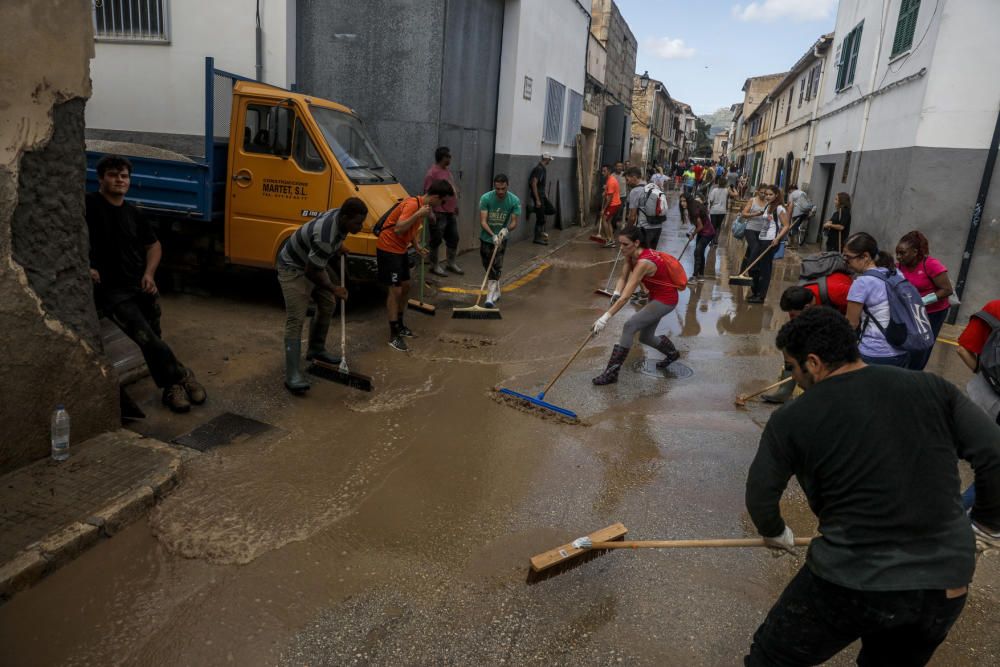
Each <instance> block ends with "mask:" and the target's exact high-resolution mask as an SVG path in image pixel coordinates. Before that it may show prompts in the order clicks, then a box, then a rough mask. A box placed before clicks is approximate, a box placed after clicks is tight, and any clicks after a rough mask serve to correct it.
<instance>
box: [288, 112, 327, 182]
mask: <svg viewBox="0 0 1000 667" xmlns="http://www.w3.org/2000/svg"><path fill="white" fill-rule="evenodd" d="M292 159H293V160H295V162H296V163H298V165H299V166H300V167H302V170H303V171H317V172H319V171H323V170H324V169H326V163H325V162H323V156H322V155H320V154H319V150H317V149H316V144H314V143H313V140H312V137H310V136H309V132H308V131H307V130H306V126H305V125H303V124H302V121H301V120H299V119H298V118H296V119H295V138H294V140H293V141H292Z"/></svg>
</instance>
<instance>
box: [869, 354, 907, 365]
mask: <svg viewBox="0 0 1000 667" xmlns="http://www.w3.org/2000/svg"><path fill="white" fill-rule="evenodd" d="M909 358H910V354H909V353H908V352H904V353H903V354H900V355H897V356H895V357H869V356H868V355H867V354H862V355H861V360H862V361H864V362H865V363H866V364H868V365H869V366H896V367H897V368H906V367H907V362H908V360H909Z"/></svg>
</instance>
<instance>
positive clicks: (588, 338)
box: [538, 331, 594, 398]
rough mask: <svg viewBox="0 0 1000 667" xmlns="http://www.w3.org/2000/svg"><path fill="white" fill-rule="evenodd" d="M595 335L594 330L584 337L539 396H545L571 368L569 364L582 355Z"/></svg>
mask: <svg viewBox="0 0 1000 667" xmlns="http://www.w3.org/2000/svg"><path fill="white" fill-rule="evenodd" d="M593 337H594V332H593V331H591V332H590V333H589V334H587V337H586V338H584V339H583V342H582V343H580V347H578V348H576V352H574V353H573V356H572V357H570V358H569V361H567V362H566V364H565V365H564V366H563V367H562V368H561V369H559V372H558V373H556V376H555V377H554V378H552V379H551V380H549V383H548V384H547V385H545V389H542V393H540V394H539V395H538V397H539V398H542V397H543V396H545V394H546V392H548V390H549V389H551V388H552V385H554V384H555V383H556V380H558V379H559V378H560V377H562V374H563V373H565V372H566V369H567V368H569V365H570V364H571V363H573V360H574V359H576V358H577V357H578V356H580V353H581V352H583V348H585V347H587V343H589V342H590V339H591V338H593Z"/></svg>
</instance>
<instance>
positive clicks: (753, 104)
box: [733, 72, 787, 179]
mask: <svg viewBox="0 0 1000 667" xmlns="http://www.w3.org/2000/svg"><path fill="white" fill-rule="evenodd" d="M786 74H787V72H782V73H780V74H765V75H764V76H753V77H750V78H749V79H747V80H746V81H744V82H743V89H742V90H743V103H742V107H741V111H740V113H739V115H737V116H736V117H735V119H734V120H737V121H738V131H737V133H736V134H737V137H736V140H735V143H734V144H733V159H734V160H735V161H736V164H737V166H738V167H739V168H740V171H741V172H742V173H743V174H744V175H745V176H747V177H753V176H756V177H757V178H758V179H759V177H760V173H759V171H755V170H759V168H760V162H761V160H762V159H763V155H761V154H759V153H758V152H757V151H755V150H752V149H753V148H754V147H757V148H760V145H761V144H760V133H761V131H762V130H764V129H765V128H764V126H763V125H762V122H763V121H762V116H761V114H759V113H757V108H758V107H759V106H760V105H761V104H762V103H763V102H764V100H765V99H766V98H767V95H768V93H770V92H771V91H772V90H774V87H775V86H776V85H778V83H779V82H780V81H781V80H782V79H784V78H785V75H786Z"/></svg>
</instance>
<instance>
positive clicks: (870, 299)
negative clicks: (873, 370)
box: [843, 232, 909, 368]
mask: <svg viewBox="0 0 1000 667" xmlns="http://www.w3.org/2000/svg"><path fill="white" fill-rule="evenodd" d="M843 255H844V260H846V261H847V267H848V268H849V269H850V270H851V271H852V272H854V273H855V274H856V275H857V276H858V277H857V278H855V279H854V283H853V284H852V285H851V290H850V291H849V292H848V293H847V320H848V321H849V322H850V323H851V326H853V327H854V328H855V329H858V330H859V331H860V334H861V338H860V340H859V342H858V350H859V351H860V352H861V358H862V359H863V360H864V361H865V363H867V364H876V365H882V366H899V367H902V368H905V367H906V366H907V360H908V358H909V354H908V353H907V352H906V350H900V349H899V348H896V347H893V346H892V345H891V344H890V343H889V341H887V340H886V339H885V334H884V333H883V330H884V329H885V328H886V327H888V326H889V319H890V316H889V315H890V313H889V294H888V292H887V291H886V290H887V288H886V285H885V281H884V280H883V279H882V278H879V277H878V276H875V275H872V272H875V271H878V272H881V273H882V274H883V275H885V276H888V275H889V274H890V273H891V272H892V271H893V261H892V257H891V256H890V255H889V253H887V252H884V251H882V250H879V249H878V243H877V242H876V241H875V239H874V238H872V236H871V235H870V234H866V233H865V232H858V233H857V234H852V235H851V236H850V238H848V239H847V242H846V243H844V251H843Z"/></svg>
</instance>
